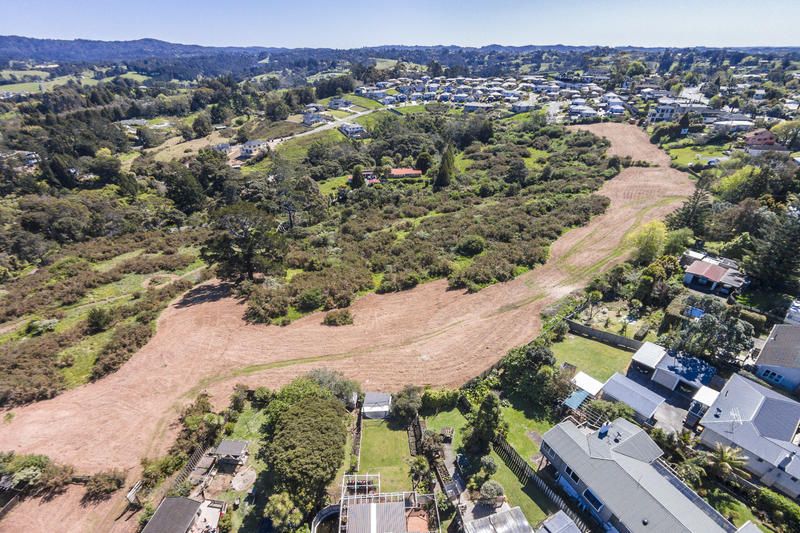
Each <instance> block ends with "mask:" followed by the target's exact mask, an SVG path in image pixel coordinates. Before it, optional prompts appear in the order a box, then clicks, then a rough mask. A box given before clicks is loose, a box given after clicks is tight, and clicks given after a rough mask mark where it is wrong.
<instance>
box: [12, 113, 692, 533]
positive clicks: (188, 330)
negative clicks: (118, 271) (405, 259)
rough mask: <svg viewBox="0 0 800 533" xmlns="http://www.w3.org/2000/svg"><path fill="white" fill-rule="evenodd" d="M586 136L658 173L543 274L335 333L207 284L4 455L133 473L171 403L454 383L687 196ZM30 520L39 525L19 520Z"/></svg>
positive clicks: (670, 178)
mask: <svg viewBox="0 0 800 533" xmlns="http://www.w3.org/2000/svg"><path fill="white" fill-rule="evenodd" d="M586 129H588V130H590V131H593V132H595V133H597V134H599V135H604V136H606V137H608V138H609V139H610V140H611V141H612V150H611V151H612V153H616V154H619V155H630V156H631V157H632V158H633V159H646V160H648V161H651V162H652V163H654V164H658V165H660V166H658V167H651V168H629V169H625V170H624V171H623V172H622V173H621V174H620V175H619V176H617V177H616V178H614V179H613V180H611V181H609V182H607V183H606V184H605V185H604V186H603V188H602V189H601V191H600V194H604V195H606V196H608V197H609V198H610V199H611V206H610V207H609V209H608V211H607V213H606V214H604V215H601V216H599V217H596V218H595V219H593V220H592V221H591V222H590V223H589V224H588V225H587V226H585V227H582V228H577V229H574V230H571V231H569V232H568V233H566V234H565V235H563V236H562V237H561V238H559V239H558V240H557V241H556V242H555V243H554V244H553V246H552V248H551V258H550V260H548V262H547V263H546V264H545V265H543V266H541V267H539V268H536V269H535V270H534V271H532V272H529V273H527V274H525V275H523V276H520V277H519V278H517V279H515V280H513V281H511V282H508V283H503V284H498V285H494V286H492V287H489V288H487V289H484V290H482V291H481V292H479V293H477V294H464V293H463V292H460V291H448V290H447V283H446V281H436V282H432V283H427V284H424V285H422V286H420V287H417V288H416V289H414V290H411V291H406V292H401V293H396V294H388V295H375V294H371V295H367V296H365V297H363V298H361V299H359V300H358V301H356V302H355V303H354V304H353V306H352V312H353V315H354V316H355V324H354V325H352V326H346V327H338V328H331V327H326V326H323V325H321V320H322V315H321V314H319V313H318V314H314V315H310V316H307V317H305V318H303V319H300V320H298V321H296V322H294V323H293V324H291V325H290V326H287V327H283V328H279V327H265V326H258V325H250V324H247V323H245V322H244V321H243V320H242V314H243V312H244V308H243V306H242V305H241V304H240V303H239V302H237V301H236V300H235V299H233V298H231V297H229V296H228V295H227V291H226V289H225V287H224V286H221V285H219V284H215V283H213V282H212V283H209V284H206V285H203V286H201V287H198V288H195V289H194V290H192V291H190V292H189V293H188V294H187V295H185V296H184V297H183V298H182V299H179V300H178V301H177V302H175V303H174V304H173V305H171V306H170V307H169V308H168V309H167V310H166V311H164V313H163V314H162V316H161V318H160V319H159V322H158V324H159V325H158V332H157V334H156V335H155V336H154V337H153V339H152V340H151V341H150V343H149V344H147V345H146V346H145V347H144V348H143V349H142V350H140V351H139V352H138V353H137V354H136V355H135V356H134V357H133V358H131V360H130V361H129V362H128V363H126V364H125V365H124V366H123V367H122V368H121V369H120V370H119V371H118V372H116V373H115V374H113V375H110V376H108V377H106V378H104V379H102V380H100V381H98V382H96V383H92V384H88V385H85V386H82V387H79V388H77V389H73V390H70V391H67V392H65V393H64V394H62V395H61V396H58V397H56V398H54V399H52V400H48V401H43V402H39V403H36V404H34V405H30V406H27V407H23V408H19V409H15V410H14V413H15V416H14V418H13V420H11V422H10V423H7V424H3V425H2V427H0V450H16V451H19V452H37V453H44V454H47V455H49V456H50V457H52V458H53V459H54V460H56V461H61V462H64V463H68V464H72V465H74V466H75V467H76V468H77V470H78V471H80V472H87V473H89V472H95V471H98V470H103V469H107V468H112V467H115V468H124V469H130V470H132V471H135V470H136V469H137V468H138V465H139V461H140V459H141V458H142V457H144V456H155V455H157V454H160V453H163V452H164V451H165V450H166V449H167V448H168V447H169V445H170V443H171V441H172V440H173V437H174V428H173V427H172V425H173V424H174V422H175V419H176V415H177V413H178V411H179V409H180V407H181V405H183V404H184V403H186V402H187V401H189V400H190V399H191V398H192V397H193V396H194V395H195V394H197V393H198V392H200V391H201V390H208V391H209V392H211V393H212V395H213V396H214V397H215V398H216V399H217V400H218V401H219V404H220V405H222V404H223V402H226V401H227V397H228V395H229V394H230V391H231V389H232V387H233V385H234V384H235V383H237V382H243V383H247V384H249V385H267V386H278V385H281V384H283V383H285V382H287V381H289V380H291V379H292V378H293V377H295V376H297V375H299V374H302V373H303V372H305V371H307V370H309V369H311V368H315V367H328V368H333V369H337V370H341V371H342V372H344V373H345V374H347V375H348V376H350V377H352V378H355V379H358V380H360V381H361V383H362V386H363V388H364V389H366V390H370V389H372V390H396V389H399V388H400V387H402V386H403V385H404V384H406V383H415V384H420V385H424V384H432V385H453V386H454V385H459V384H461V383H463V382H464V381H466V380H467V379H469V378H470V377H472V376H474V375H476V374H478V373H480V372H481V371H482V370H484V369H485V368H487V367H488V366H490V365H491V364H493V363H494V362H496V361H497V360H498V359H499V358H500V357H501V356H502V355H503V354H504V353H505V352H506V351H507V350H508V349H509V348H511V347H513V346H516V345H519V344H522V343H524V342H527V341H529V340H530V339H532V338H533V337H535V336H536V335H537V334H538V332H539V326H540V324H539V313H540V312H541V311H542V309H543V308H545V307H546V306H547V305H549V304H552V303H553V302H555V301H556V300H558V299H559V298H561V297H563V296H565V295H567V294H568V293H569V292H571V291H573V290H575V289H577V288H580V287H581V286H583V285H584V284H585V283H586V282H588V281H589V280H591V279H592V278H593V277H594V276H596V275H597V274H599V273H600V272H602V271H603V270H605V269H607V268H609V267H610V266H612V265H613V264H615V263H617V262H619V261H621V260H622V259H624V257H625V252H626V249H625V246H624V244H623V243H624V240H625V237H626V235H627V234H628V233H629V232H630V231H631V229H633V228H635V227H636V226H638V225H640V224H641V223H643V222H647V221H649V220H652V219H655V218H661V217H663V216H665V215H666V214H667V213H669V212H670V211H672V210H673V209H674V208H675V207H676V206H677V205H678V204H679V203H680V202H681V201H682V199H683V198H684V197H685V196H687V195H688V194H690V193H691V191H692V188H693V185H692V182H691V181H690V180H689V179H688V177H687V176H686V175H685V174H683V173H681V172H678V171H676V170H673V169H671V168H669V167H668V165H669V157H668V156H666V155H665V154H663V153H662V152H661V151H659V150H658V149H657V148H656V147H654V146H652V145H651V144H650V143H649V141H648V139H647V137H646V135H645V134H644V133H643V132H642V131H641V130H639V129H638V128H636V127H634V126H630V125H622V124H602V125H593V126H587V127H586ZM70 492H71V491H70ZM118 499H119V497H118ZM75 503H76V500H75V498H74V497H69V494H68V495H67V496H63V497H59V498H55V499H54V500H52V501H51V502H50V503H48V504H44V505H43V506H39V507H37V506H36V504H35V503H28V502H26V503H25V504H23V505H20V506H18V507H17V508H16V509H15V510H13V511H12V512H11V513H10V514H9V515H8V516H7V517H6V518H5V519H4V520H3V521H2V522H0V531H20V529H19V525H20V524H23V523H25V524H26V527H25V528H23V529H22V530H24V531H31V532H37V531H49V530H51V529H52V528H53V527H54V526H57V528H58V529H59V530H60V531H92V527H91V526H92V522H91V520H90V519H89V518H85V519H83V520H82V522H81V524H80V525H78V526H76V527H72V526H71V525H70V521H69V520H68V518H69V517H70V516H73V513H75V512H76V510H75V508H74V507H75ZM45 507H46V508H47V511H46V512H45V511H44V508H45ZM101 507H102V506H101ZM83 512H84V514H86V515H94V514H96V513H99V514H101V515H104V516H105V517H106V519H107V517H108V515H109V514H110V513H109V512H108V510H107V509H105V510H104V509H98V510H97V511H94V510H89V509H84V511H83ZM29 513H35V514H36V515H37V517H38V518H37V520H35V521H30V522H27V523H26V522H24V520H25V518H26V515H28V514H29ZM98 519H99V518H98ZM104 522H105V523H106V527H105V529H104V530H107V529H110V524H108V522H107V520H104ZM15 526H16V529H15Z"/></svg>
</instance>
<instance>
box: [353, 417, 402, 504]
mask: <svg viewBox="0 0 800 533" xmlns="http://www.w3.org/2000/svg"><path fill="white" fill-rule="evenodd" d="M363 424H364V425H363V429H362V435H361V463H360V465H359V473H361V474H380V475H381V490H382V491H383V492H401V491H404V490H411V479H410V478H409V476H408V463H407V462H406V461H407V459H410V458H411V454H410V452H409V449H408V433H407V432H406V430H405V428H399V429H396V428H392V427H389V424H388V423H387V422H386V421H385V420H364V422H363Z"/></svg>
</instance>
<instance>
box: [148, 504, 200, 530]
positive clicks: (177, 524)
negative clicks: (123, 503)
mask: <svg viewBox="0 0 800 533" xmlns="http://www.w3.org/2000/svg"><path fill="white" fill-rule="evenodd" d="M200 505H201V503H200V502H198V501H195V500H190V499H189V498H183V497H174V498H173V497H170V498H164V499H163V500H162V501H161V504H159V506H158V509H156V512H155V513H154V514H153V516H152V517H151V518H150V521H148V522H147V525H146V526H145V527H144V529H143V530H142V533H186V532H187V531H189V528H191V527H192V525H193V524H194V521H195V518H196V517H197V511H198V510H199V509H200Z"/></svg>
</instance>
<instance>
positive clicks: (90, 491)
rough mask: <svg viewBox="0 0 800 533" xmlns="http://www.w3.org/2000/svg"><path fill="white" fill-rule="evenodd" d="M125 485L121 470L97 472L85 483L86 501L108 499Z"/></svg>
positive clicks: (123, 474)
mask: <svg viewBox="0 0 800 533" xmlns="http://www.w3.org/2000/svg"><path fill="white" fill-rule="evenodd" d="M124 484H125V473H124V472H122V471H121V470H108V471H105V472H98V473H97V474H95V475H93V476H92V477H90V478H89V481H87V482H86V494H85V495H84V499H86V500H102V499H106V498H108V497H109V496H110V495H111V494H112V493H113V492H116V491H118V490H119V489H121V488H122V486H123V485H124Z"/></svg>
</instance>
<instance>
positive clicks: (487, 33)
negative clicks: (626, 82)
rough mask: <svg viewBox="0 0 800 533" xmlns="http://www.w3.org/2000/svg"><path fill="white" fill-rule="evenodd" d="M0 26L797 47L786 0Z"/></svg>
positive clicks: (209, 37)
mask: <svg viewBox="0 0 800 533" xmlns="http://www.w3.org/2000/svg"><path fill="white" fill-rule="evenodd" d="M0 3H2V4H3V5H2V7H0V34H2V35H24V36H29V37H49V38H61V39H73V38H87V39H104V40H127V39H137V38H141V37H153V38H157V39H163V40H167V41H172V42H182V43H194V44H205V45H239V46H244V45H262V46H286V47H302V46H307V47H334V48H351V47H359V46H373V45H380V44H420V45H429V44H458V45H464V46H480V45H485V44H492V43H497V44H508V45H521V44H573V45H612V46H615V45H617V46H619V45H638V46H693V45H704V46H765V45H771V46H789V45H794V46H800V31H797V24H798V21H800V1H798V0H782V1H778V0H760V1H753V0H747V1H744V0H693V1H692V0H662V1H652V0H551V1H549V2H548V1H540V0H518V1H510V0H428V1H423V0H397V1H394V2H387V1H382V0H373V1H371V2H369V1H362V0H329V1H322V0H305V1H298V0H284V1H276V0H261V1H257V0H238V1H224V0H191V1H187V0H159V1H154V0H138V1H132V0H71V1H67V0H49V1H47V0H26V1H21V0H2V2H0Z"/></svg>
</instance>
